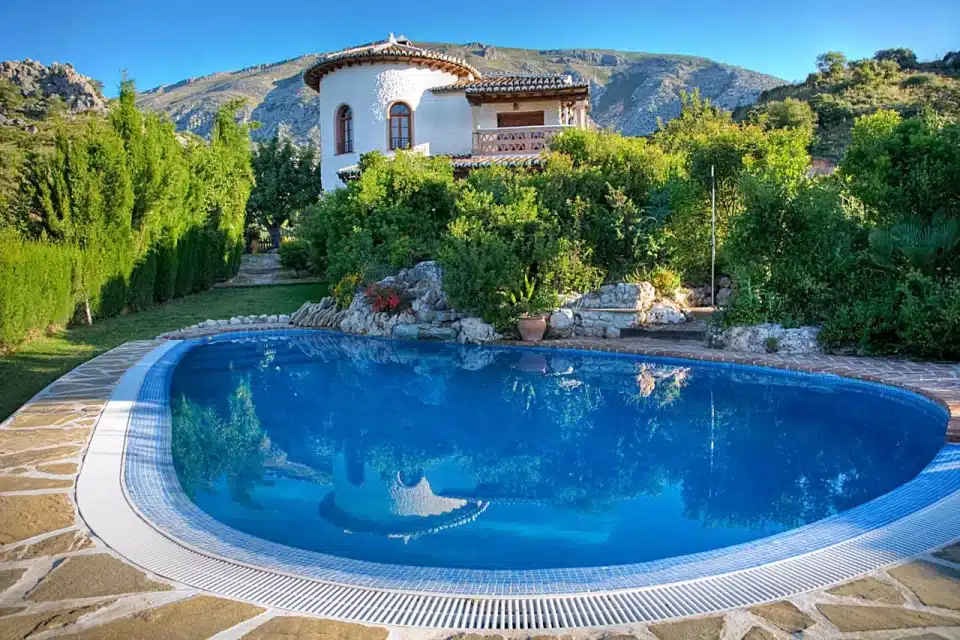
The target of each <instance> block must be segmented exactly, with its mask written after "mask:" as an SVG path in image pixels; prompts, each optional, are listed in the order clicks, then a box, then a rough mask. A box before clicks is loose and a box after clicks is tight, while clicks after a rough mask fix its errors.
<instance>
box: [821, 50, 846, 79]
mask: <svg viewBox="0 0 960 640" xmlns="http://www.w3.org/2000/svg"><path fill="white" fill-rule="evenodd" d="M846 68H847V56H845V55H843V54H842V53H840V52H839V51H827V52H826V53H821V54H820V55H819V56H817V71H818V72H819V73H820V74H821V75H823V76H825V77H827V78H838V77H840V76H842V75H843V72H844V71H845V70H846Z"/></svg>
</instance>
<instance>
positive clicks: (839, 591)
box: [827, 578, 905, 604]
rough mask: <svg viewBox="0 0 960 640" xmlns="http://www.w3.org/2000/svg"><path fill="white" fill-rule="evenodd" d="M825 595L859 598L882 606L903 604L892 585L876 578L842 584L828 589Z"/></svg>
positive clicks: (900, 596) (897, 590)
mask: <svg viewBox="0 0 960 640" xmlns="http://www.w3.org/2000/svg"><path fill="white" fill-rule="evenodd" d="M827 593H829V594H832V595H835V596H844V597H847V598H860V599H861V600H869V601H871V602H880V603H883V604H903V603H904V602H905V600H904V598H903V594H902V593H900V590H899V589H897V588H896V587H895V586H893V585H892V584H887V583H886V582H881V581H879V580H877V579H876V578H861V579H860V580H854V581H853V582H848V583H846V584H842V585H840V586H839V587H834V588H833V589H828V590H827Z"/></svg>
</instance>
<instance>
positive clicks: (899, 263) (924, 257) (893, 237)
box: [868, 219, 960, 275]
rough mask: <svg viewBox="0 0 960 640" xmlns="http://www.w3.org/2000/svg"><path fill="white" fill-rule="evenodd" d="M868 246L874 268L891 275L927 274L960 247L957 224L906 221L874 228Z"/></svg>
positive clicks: (954, 222) (958, 222) (959, 222)
mask: <svg viewBox="0 0 960 640" xmlns="http://www.w3.org/2000/svg"><path fill="white" fill-rule="evenodd" d="M868 244H869V248H870V258H871V260H873V263H874V264H875V265H876V266H877V267H879V268H881V269H884V270H885V271H891V272H899V271H901V270H902V269H905V268H906V269H915V270H917V271H920V272H921V273H923V274H926V275H930V274H932V273H933V272H935V271H936V270H937V269H938V268H940V267H942V266H943V265H944V264H945V263H946V262H947V261H948V260H949V259H950V258H951V257H952V256H953V254H954V253H955V252H956V251H957V250H958V248H960V221H958V220H956V219H953V220H941V221H938V222H931V223H928V224H923V223H920V222H916V221H910V220H905V221H903V222H899V223H897V224H895V225H893V226H892V227H889V228H886V229H874V230H873V231H871V232H870V236H869V238H868Z"/></svg>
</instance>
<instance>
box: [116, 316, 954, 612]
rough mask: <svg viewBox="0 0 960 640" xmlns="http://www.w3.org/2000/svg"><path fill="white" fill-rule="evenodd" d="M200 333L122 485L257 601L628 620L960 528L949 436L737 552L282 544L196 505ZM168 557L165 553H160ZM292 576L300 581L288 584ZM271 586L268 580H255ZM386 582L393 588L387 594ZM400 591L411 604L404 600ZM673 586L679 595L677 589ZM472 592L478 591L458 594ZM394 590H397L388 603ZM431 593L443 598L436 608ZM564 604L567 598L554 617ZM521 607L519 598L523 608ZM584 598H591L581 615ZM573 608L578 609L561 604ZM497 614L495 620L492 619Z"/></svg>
mask: <svg viewBox="0 0 960 640" xmlns="http://www.w3.org/2000/svg"><path fill="white" fill-rule="evenodd" d="M247 335H249V334H247ZM242 337H245V336H244V334H243V333H234V334H232V335H231V336H229V337H224V338H218V339H237V338H242ZM197 342H198V341H186V342H182V343H178V344H175V345H170V347H172V348H170V349H169V351H167V352H166V353H165V354H164V355H163V356H162V357H161V358H160V361H159V362H158V364H157V365H156V366H154V367H152V368H151V369H150V370H149V371H148V372H147V373H146V376H145V379H144V383H143V385H142V386H141V387H140V391H139V400H138V402H137V403H136V405H135V407H134V411H133V415H132V419H131V421H130V427H129V429H130V431H129V433H128V434H127V435H128V446H127V451H126V457H125V461H124V473H125V478H124V484H125V487H126V489H127V492H128V494H127V495H128V498H129V499H130V500H131V501H132V502H133V503H134V504H135V505H137V508H138V509H139V511H140V513H141V515H142V516H143V517H144V518H146V519H147V520H148V521H151V522H153V523H155V524H156V525H158V526H159V527H160V528H161V530H162V531H163V532H164V533H165V535H167V536H169V537H172V538H174V539H176V540H177V542H178V543H179V544H180V545H181V550H182V551H183V552H187V549H190V550H191V551H190V552H189V555H190V556H191V565H192V567H193V569H192V571H193V575H191V576H187V577H186V579H185V578H184V577H183V576H181V575H171V576H170V577H174V578H175V579H180V580H183V581H185V582H187V583H189V584H195V586H198V587H201V588H210V587H209V586H207V584H208V582H206V581H208V580H215V581H217V582H218V583H220V585H221V589H223V588H224V585H223V576H222V575H219V576H218V575H216V574H222V573H223V568H222V565H223V562H222V561H221V559H230V561H232V562H237V563H242V564H237V565H234V566H235V567H236V568H237V569H236V570H235V571H233V573H234V574H236V573H237V572H238V571H240V568H241V567H242V569H243V572H244V573H248V572H250V571H253V572H254V574H255V575H256V580H254V581H253V582H249V581H248V580H249V579H250V578H251V577H252V576H248V577H247V579H244V580H242V581H240V582H239V583H237V582H236V581H234V582H232V583H227V585H226V588H227V589H230V591H227V592H226V594H227V595H235V593H232V591H233V590H235V589H245V593H247V595H246V596H235V597H246V598H250V593H252V592H255V593H256V594H257V595H258V596H259V598H261V599H269V600H270V602H268V603H271V604H277V602H276V601H275V599H276V598H279V599H280V601H281V602H283V603H286V604H277V606H284V607H285V608H295V609H298V610H303V611H312V612H314V613H317V612H320V610H318V609H317V608H316V607H318V606H319V607H323V611H326V612H327V614H328V615H329V614H330V612H329V611H327V606H328V605H329V602H328V601H327V599H326V597H322V594H323V593H325V592H327V596H329V595H330V593H329V592H331V591H332V592H339V591H343V590H346V591H347V592H350V591H351V588H350V587H348V586H342V585H353V586H355V587H358V588H357V589H353V591H355V592H357V593H354V594H352V595H351V597H347V595H344V594H338V597H343V598H346V599H347V601H351V602H352V601H354V599H355V598H361V599H362V600H363V601H364V602H367V603H368V605H367V606H366V607H365V608H363V607H361V608H360V609H357V607H354V609H355V611H354V613H352V614H350V615H346V616H343V615H341V617H344V618H345V619H354V620H360V621H367V622H380V623H390V622H391V620H392V621H393V623H397V620H396V616H397V615H400V613H403V612H404V611H406V612H407V613H409V611H408V607H410V606H416V611H421V609H422V611H421V614H422V615H419V616H418V617H417V618H416V620H420V618H422V620H420V622H421V623H423V624H424V625H426V626H457V625H456V624H454V625H451V624H448V623H449V622H450V620H448V619H447V618H449V616H447V615H445V614H444V615H441V614H442V613H443V610H442V609H436V610H434V609H432V608H431V607H434V606H435V607H440V604H441V603H446V605H445V606H446V607H448V608H449V607H450V606H453V604H454V603H455V601H460V602H461V604H460V605H457V606H458V608H460V607H461V606H463V607H466V608H467V609H473V608H474V605H472V604H470V603H471V602H473V601H474V600H475V599H476V596H480V597H486V598H488V599H489V600H485V602H490V603H493V604H489V605H488V604H484V605H483V608H482V609H478V610H477V611H474V612H473V613H472V614H471V615H472V616H473V617H472V618H471V617H468V618H466V619H464V620H460V622H459V623H458V624H460V625H461V628H513V627H510V626H509V620H512V619H513V618H514V617H518V618H522V619H524V620H527V621H528V622H529V624H530V625H532V626H530V627H516V628H552V627H553V626H560V627H569V626H584V625H590V624H618V623H622V622H624V621H640V620H651V619H660V618H665V617H673V616H677V615H691V614H692V613H698V612H699V613H702V612H706V611H714V610H717V609H721V608H728V607H731V606H744V605H749V604H753V603H757V602H762V601H765V600H770V599H773V598H778V597H783V596H784V595H789V594H793V593H798V592H800V591H803V590H807V589H810V588H815V587H817V586H824V585H826V584H831V583H834V582H837V581H839V580H843V579H845V578H848V577H851V576H853V575H857V574H859V573H862V572H864V571H868V570H871V569H874V568H876V567H879V566H882V565H883V564H888V563H890V562H894V561H897V560H899V559H902V558H904V557H906V556H908V555H911V554H914V553H918V552H921V551H924V550H926V549H927V548H930V547H932V546H937V545H939V544H943V543H945V542H949V541H950V540H952V539H954V538H956V537H957V536H960V522H956V518H951V517H949V510H950V509H955V508H956V507H957V504H958V502H960V447H957V446H953V445H947V446H946V447H945V448H944V449H943V450H942V451H941V452H940V454H939V455H938V456H937V457H936V458H935V460H934V461H932V462H931V464H930V465H929V466H928V467H927V469H925V470H924V472H923V473H921V474H920V475H919V476H918V477H917V478H916V479H915V480H913V481H911V482H910V483H907V485H904V487H901V488H900V489H898V490H896V491H894V492H892V493H891V494H887V495H886V496H882V497H881V498H878V499H877V500H875V501H873V502H871V503H868V504H867V505H862V506H861V507H858V508H856V509H853V510H851V511H848V512H845V513H844V514H840V515H839V516H834V517H833V518H829V519H827V520H824V521H821V522H818V523H814V524H813V525H809V526H807V527H803V528H801V529H797V530H794V531H790V532H786V533H784V534H780V535H779V536H775V537H773V538H767V539H764V540H761V541H757V542H754V543H749V544H747V545H740V546H739V547H735V548H732V549H724V550H720V551H719V552H708V553H705V554H697V555H695V556H688V557H682V558H672V559H668V560H664V561H657V562H653V563H643V564H640V565H626V566H621V567H608V568H600V569H580V570H576V569H574V570H545V571H476V570H451V569H436V568H429V569H428V568H417V567H396V566H389V565H378V564H375V563H367V562H359V561H352V560H345V559H343V558H336V557H331V556H326V555H324V554H319V553H313V552H305V551H301V550H296V549H291V548H288V547H283V546H282V545H277V544H274V543H269V542H266V541H263V540H260V539H257V538H253V537H251V536H248V535H246V534H243V533H240V532H237V531H235V530H232V529H229V528H228V527H225V526H223V525H221V524H219V523H217V522H216V521H214V520H213V519H212V518H210V517H209V516H207V515H206V514H204V513H203V512H201V511H199V510H198V509H196V507H194V506H193V505H192V503H190V502H189V500H188V499H187V498H186V497H185V496H184V495H183V493H182V491H180V489H179V483H178V482H177V480H176V476H175V472H174V471H173V466H172V461H171V459H170V454H169V432H170V430H169V406H168V395H169V378H170V375H171V373H172V370H173V367H174V366H175V364H176V362H177V361H178V360H179V358H180V357H181V356H182V355H183V353H185V352H186V351H187V350H188V349H190V348H192V347H193V346H194V345H195V344H197ZM164 420H166V423H165V424H164ZM910 514H912V515H910ZM904 516H906V517H904ZM891 523H892V524H891ZM864 532H867V533H864ZM771 542H773V544H771ZM184 547H186V548H184ZM201 549H202V551H200V550H201ZM798 554H806V555H804V556H802V557H797V555H798ZM159 555H160V554H158V553H155V554H154V556H155V558H156V557H158V556H159ZM196 556H201V557H203V558H205V559H210V560H214V559H216V564H217V565H220V566H219V567H218V568H216V569H215V571H214V574H215V575H213V576H211V575H206V574H205V573H204V572H203V571H202V570H200V569H199V568H198V567H197V558H196ZM135 560H136V559H135ZM771 563H777V564H775V565H771ZM164 564H168V563H164ZM145 566H148V568H151V569H153V570H154V571H157V572H158V573H161V574H163V575H167V574H165V573H164V572H163V571H160V570H159V569H157V568H154V567H153V566H150V565H145ZM254 567H261V568H263V569H261V570H259V571H257V570H256V569H254ZM730 572H737V573H733V574H731V573H730ZM178 573H179V572H178ZM294 576H297V577H296V578H295V577H294ZM705 576H708V577H705ZM195 581H196V582H195ZM291 581H292V582H293V583H294V584H288V585H286V586H285V587H284V586H283V585H282V584H281V583H290V582H291ZM683 581H689V582H686V583H685V584H684V583H683ZM201 583H202V584H201ZM665 583H669V584H665ZM678 583H680V584H678ZM722 583H729V584H722ZM244 584H245V585H246V586H243V585H244ZM264 584H266V585H271V586H270V587H268V588H259V589H257V588H256V586H257V585H264ZM238 585H239V586H238ZM383 589H389V590H391V591H387V592H383V591H380V590H383ZM213 590H217V589H213ZM375 590H376V591H375ZM611 592H615V593H611ZM398 593H399V594H400V595H406V598H407V600H409V601H410V602H408V603H407V604H405V605H402V606H400V605H401V603H400V602H398V601H396V599H397V597H398ZM671 593H674V594H675V595H674V596H673V597H671V596H670V595H669V594H671ZM310 594H313V595H310ZM430 594H442V595H430ZM467 594H469V595H472V596H474V597H473V598H457V597H456V596H457V595H467ZM551 594H557V595H556V597H551ZM559 594H566V595H563V596H561V595H559ZM361 596H362V597H361ZM387 596H391V597H393V600H389V599H387V600H384V599H385V598H387ZM490 596H506V597H507V598H490ZM524 596H530V597H529V598H528V597H524ZM318 597H319V598H318ZM518 597H519V598H518ZM424 598H426V599H427V600H430V601H433V600H437V602H433V604H432V605H430V607H428V606H427V604H426V601H425V600H423V599H424ZM661 598H667V599H666V600H660V599H661ZM254 599H256V598H254ZM401 600H402V598H401ZM258 601H265V600H258ZM631 602H632V603H633V604H630V603H631ZM658 602H659V603H660V604H657V603H658ZM504 603H505V604H504ZM550 603H553V604H550ZM575 603H582V604H576V606H574V605H575ZM591 603H592V604H591ZM604 603H606V604H604ZM616 603H619V604H616ZM527 604H529V606H530V609H529V612H528V611H527V609H526V607H527ZM554 605H556V606H557V607H558V608H557V609H556V610H554V613H552V614H551V613H550V607H551V606H554ZM398 606H400V609H399V611H400V613H397V611H398V609H397V607H398ZM476 606H477V607H480V605H476ZM488 606H489V610H488V609H487V607H488ZM514 606H517V607H519V608H518V609H516V611H514V610H513V608H512V607H514ZM580 606H583V607H587V608H586V609H584V610H583V611H578V607H580ZM564 607H571V608H570V609H569V610H568V611H567V612H566V613H564ZM431 611H432V613H430V612H431ZM590 612H592V613H590ZM600 612H605V613H603V614H602V615H601V613H600ZM341 613H342V612H341ZM428 613H429V615H428ZM450 613H451V614H452V612H450ZM390 616H393V617H390ZM437 616H440V617H439V618H438V617H437ZM504 616H506V617H504ZM431 620H432V622H431ZM591 620H593V622H591ZM596 620H605V621H606V622H596ZM409 623H410V622H409V621H408V622H406V623H403V622H401V623H400V624H409ZM488 624H490V625H493V626H492V627H491V626H485V625H488ZM462 625H466V626H462ZM502 625H508V626H502Z"/></svg>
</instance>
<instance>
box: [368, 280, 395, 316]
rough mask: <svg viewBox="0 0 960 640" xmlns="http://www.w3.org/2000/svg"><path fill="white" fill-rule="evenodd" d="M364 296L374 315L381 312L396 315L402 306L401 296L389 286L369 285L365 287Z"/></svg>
mask: <svg viewBox="0 0 960 640" xmlns="http://www.w3.org/2000/svg"><path fill="white" fill-rule="evenodd" d="M365 295H366V296H367V302H369V303H370V306H371V307H373V312H374V313H380V312H382V311H385V312H387V313H397V312H399V311H400V308H401V307H402V306H403V296H401V295H400V292H398V291H397V290H396V289H394V288H393V287H391V286H387V285H379V284H371V285H370V286H368V287H367V290H366V292H365Z"/></svg>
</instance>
